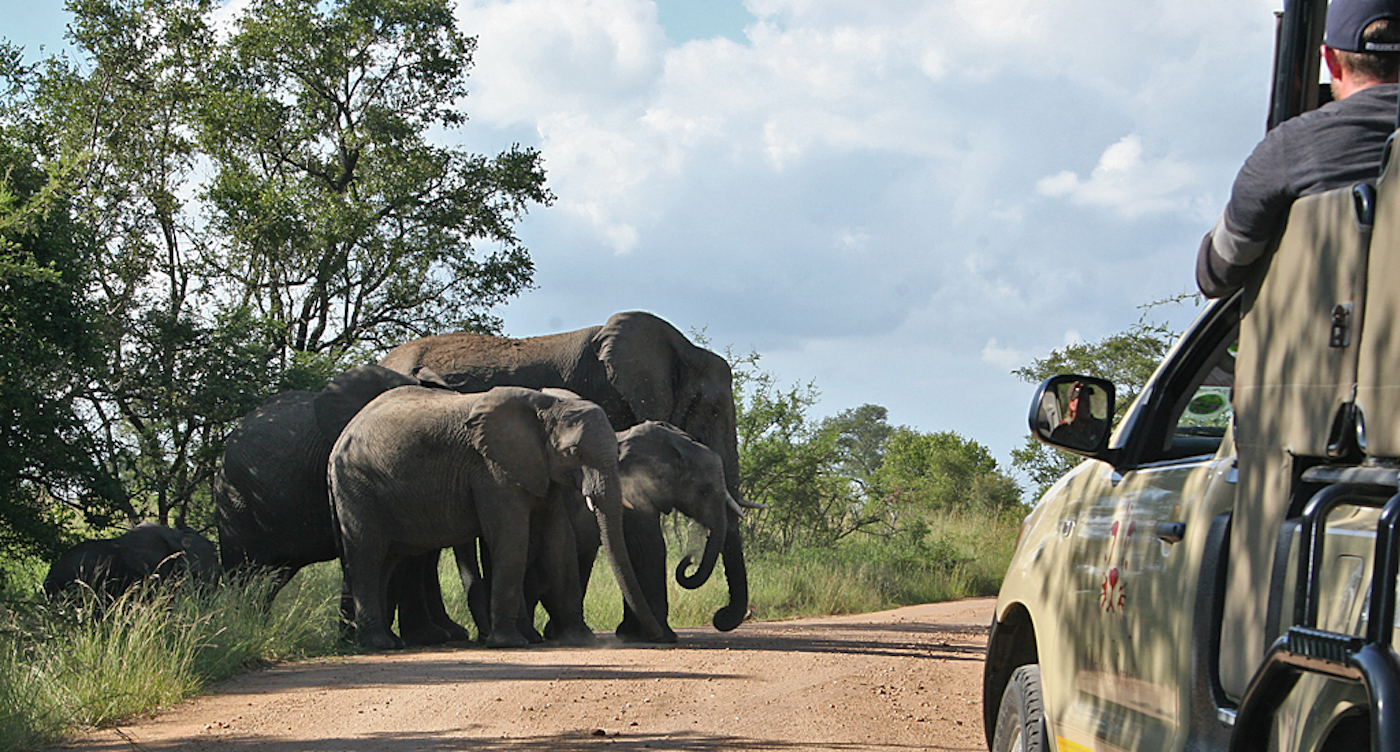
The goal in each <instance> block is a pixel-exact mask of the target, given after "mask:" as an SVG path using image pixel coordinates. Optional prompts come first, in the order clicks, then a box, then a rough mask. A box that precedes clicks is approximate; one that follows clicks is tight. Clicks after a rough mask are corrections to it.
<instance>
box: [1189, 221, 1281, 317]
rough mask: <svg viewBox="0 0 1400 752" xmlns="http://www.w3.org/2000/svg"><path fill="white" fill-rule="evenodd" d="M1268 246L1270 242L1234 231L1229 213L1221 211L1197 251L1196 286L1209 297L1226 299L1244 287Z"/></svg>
mask: <svg viewBox="0 0 1400 752" xmlns="http://www.w3.org/2000/svg"><path fill="white" fill-rule="evenodd" d="M1267 247H1268V242H1267V241H1264V240H1250V239H1249V238H1247V237H1245V236H1244V235H1243V234H1241V233H1238V232H1235V231H1233V230H1231V229H1230V226H1229V221H1228V220H1227V219H1226V214H1221V215H1220V219H1219V220H1217V221H1216V223H1215V227H1214V228H1212V229H1211V231H1210V232H1208V233H1206V236H1205V237H1204V238H1202V239H1201V249H1200V251H1198V252H1197V253H1196V286H1197V287H1198V288H1200V290H1201V293H1202V294H1204V295H1205V296H1206V297H1207V298H1223V297H1225V296H1226V295H1229V294H1230V293H1232V292H1234V291H1235V290H1238V289H1240V287H1241V286H1242V285H1243V284H1244V280H1245V278H1246V277H1248V276H1249V270H1250V268H1251V267H1253V265H1254V263H1255V262H1256V261H1258V260H1259V258H1260V257H1261V256H1263V255H1264V250H1265V248H1267Z"/></svg>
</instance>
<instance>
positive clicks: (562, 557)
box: [330, 387, 661, 648]
mask: <svg viewBox="0 0 1400 752" xmlns="http://www.w3.org/2000/svg"><path fill="white" fill-rule="evenodd" d="M567 489H578V490H580V491H581V492H582V493H583V495H584V496H585V497H586V498H588V499H589V504H590V506H591V507H593V508H594V509H595V510H596V511H597V521H598V525H599V528H600V530H601V537H602V543H603V548H604V551H605V553H606V555H607V556H608V559H609V561H610V562H611V563H612V565H613V570H614V573H615V574H616V575H617V578H618V582H619V585H620V587H621V589H622V592H623V596H624V598H626V599H627V601H628V602H629V603H631V604H632V606H633V607H634V608H637V609H639V612H641V613H643V614H644V615H645V617H650V616H651V611H650V608H649V607H648V606H647V604H646V601H645V599H644V597H643V596H642V595H641V588H640V586H639V585H638V583H637V581H636V576H635V574H634V573H633V571H632V568H631V565H630V563H629V561H628V559H627V556H626V553H625V549H626V544H625V542H624V540H623V533H622V524H623V523H622V508H623V505H622V488H621V482H620V480H619V478H618V448H617V439H616V436H615V434H614V433H613V431H612V428H611V426H610V424H609V423H608V420H607V416H606V415H605V414H604V413H603V411H602V409H601V408H599V407H598V406H597V405H594V404H592V403H590V402H587V401H584V400H577V399H566V398H561V397H557V396H554V395H547V394H544V393H541V392H538V391H535V390H531V389H523V388H519V387H497V388H494V389H491V390H490V391H487V392H483V393H475V394H454V393H450V392H445V391H442V390H435V389H423V388H415V387H404V388H401V389H395V390H392V391H390V392H386V393H385V394H383V395H381V396H380V397H378V398H377V399H375V400H374V401H373V402H371V403H370V404H369V405H368V406H366V407H365V408H364V410H362V411H360V413H359V414H358V415H356V416H355V418H354V419H353V420H352V421H351V422H350V424H349V425H348V426H346V427H345V430H344V431H342V432H341V434H340V438H339V439H338V440H337V441H336V444H335V447H334V448H333V449H332V450H331V459H330V490H331V501H332V505H333V508H334V511H335V515H336V518H337V520H338V522H339V525H340V535H341V542H342V544H343V547H344V549H343V553H342V556H341V565H342V567H343V568H344V572H345V578H346V581H347V582H349V584H350V590H351V593H352V595H353V596H354V599H355V615H356V625H355V626H356V635H357V639H358V640H359V642H360V644H361V645H363V646H365V647H371V648H391V647H398V646H399V645H400V642H399V640H397V639H396V638H395V636H394V635H393V633H392V632H390V631H389V621H388V618H387V617H388V615H387V610H386V608H385V599H386V591H387V587H388V585H387V574H388V573H389V572H390V571H392V570H393V568H394V567H395V565H396V564H397V563H398V560H399V559H401V558H402V557H404V556H414V555H420V554H423V553H427V552H430V551H436V550H439V549H443V548H457V547H460V549H459V550H462V549H465V550H471V549H473V548H474V546H475V545H476V542H477V540H478V538H480V539H482V540H483V541H484V542H485V543H486V545H487V546H489V548H490V550H491V551H492V556H491V596H490V598H491V602H490V623H491V628H490V632H489V635H488V636H487V639H486V644H487V645H488V646H490V647H519V646H524V645H526V644H528V641H527V639H526V637H525V636H524V635H523V634H521V633H520V631H519V629H518V627H517V620H518V619H519V617H520V614H521V613H522V610H523V607H524V596H523V588H524V580H525V574H526V571H527V569H533V570H535V571H538V572H540V573H542V574H541V576H542V577H543V578H544V579H545V580H546V581H547V582H548V587H547V588H546V590H547V593H548V596H547V598H546V600H545V606H546V608H548V609H549V611H550V615H551V617H552V618H553V620H555V621H556V622H558V623H559V634H560V636H561V638H563V639H570V640H574V641H588V640H591V639H592V637H593V633H592V631H591V630H589V629H588V626H587V624H585V623H584V620H583V593H582V591H581V590H580V577H579V572H578V552H577V548H576V547H575V546H574V545H573V533H572V527H571V522H570V519H569V514H568V507H567V505H566V504H565V503H563V502H562V499H563V498H565V497H566V496H567V494H564V493H562V491H564V490H567ZM469 559H470V557H463V560H467V561H469ZM643 621H644V622H646V621H650V623H649V624H644V628H645V629H647V631H648V634H649V636H651V637H653V638H656V637H659V636H660V631H661V628H660V626H659V625H658V624H657V623H656V621H655V620H654V619H647V618H644V619H643Z"/></svg>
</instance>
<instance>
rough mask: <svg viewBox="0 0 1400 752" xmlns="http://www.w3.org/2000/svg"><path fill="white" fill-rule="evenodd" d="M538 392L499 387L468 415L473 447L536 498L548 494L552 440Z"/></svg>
mask: <svg viewBox="0 0 1400 752" xmlns="http://www.w3.org/2000/svg"><path fill="white" fill-rule="evenodd" d="M541 399H547V398H545V397H544V396H543V395H541V394H540V393H539V392H535V391H532V390H530V389H524V388H521V387H512V386H498V387H496V388H494V389H492V390H491V391H489V392H486V393H484V394H482V395H481V396H480V397H479V398H478V399H477V401H476V404H474V405H472V409H471V412H470V413H468V414H467V419H466V423H467V436H468V438H469V440H470V441H471V444H472V447H473V448H474V449H476V451H477V452H479V453H480V454H481V456H482V457H485V458H486V460H487V462H489V463H490V464H491V465H493V466H494V467H495V469H497V470H499V471H500V472H502V473H504V475H505V476H506V477H507V478H509V479H510V480H512V481H514V482H515V484H516V485H518V486H520V487H521V488H524V489H525V490H526V491H528V492H530V494H531V495H534V496H544V495H545V494H547V493H548V492H549V482H550V472H549V470H550V468H549V456H548V455H547V454H546V451H547V447H548V446H549V443H548V442H549V437H548V436H547V435H546V432H545V426H544V421H543V419H541V417H540V407H541V405H540V403H539V401H540V400H541Z"/></svg>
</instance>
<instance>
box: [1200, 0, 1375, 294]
mask: <svg viewBox="0 0 1400 752" xmlns="http://www.w3.org/2000/svg"><path fill="white" fill-rule="evenodd" d="M1322 58H1323V61H1324V62H1325V63H1326V64H1327V70H1328V72H1329V73H1331V75H1332V99H1333V101H1331V102H1329V103H1328V104H1326V105H1324V106H1322V107H1319V108H1318V109H1316V110H1312V111H1311V112H1305V113H1303V114H1302V115H1299V116H1298V117H1295V118H1292V119H1291V120H1289V121H1287V122H1285V123H1283V124H1281V125H1279V126H1278V127H1277V128H1274V129H1273V130H1271V131H1269V133H1268V135H1267V136H1265V137H1264V140H1263V141H1261V142H1260V143H1259V145H1258V146H1257V147H1255V149H1254V153H1253V154H1251V155H1250V156H1249V159H1248V160H1246V161H1245V163H1244V167H1242V168H1240V173H1239V175H1238V176H1237V177H1236V178H1235V185H1234V188H1233V189H1232V190H1231V193H1230V201H1229V203H1228V204H1226V205H1225V211H1224V213H1222V214H1221V215H1220V219H1219V221H1217V222H1216V223H1215V228H1214V229H1212V230H1211V231H1210V232H1208V233H1206V236H1205V239H1204V240H1203V241H1202V242H1201V249H1200V252H1199V253H1198V254H1197V256H1196V284H1197V286H1198V287H1200V289H1201V292H1202V293H1204V294H1205V295H1206V297H1211V298H1218V297H1222V296H1225V295H1228V294H1230V293H1231V292H1234V291H1235V290H1237V289H1239V288H1240V286H1241V285H1243V284H1244V280H1245V278H1246V277H1247V276H1248V274H1249V270H1250V269H1251V268H1252V267H1253V265H1254V263H1255V262H1257V261H1258V260H1259V259H1260V258H1261V257H1262V256H1263V255H1264V251H1265V250H1266V248H1267V246H1268V245H1269V243H1270V242H1271V241H1272V240H1273V239H1274V238H1275V237H1276V236H1277V235H1278V234H1279V233H1280V232H1281V231H1282V230H1283V225H1284V223H1285V222H1286V221H1287V219H1288V209H1289V207H1290V206H1292V204H1293V201H1294V200H1296V199H1298V198H1300V197H1302V196H1308V195H1311V194H1314V193H1321V192H1323V191H1328V190H1331V189H1333V188H1343V187H1346V186H1349V185H1352V184H1354V183H1358V182H1361V181H1364V180H1374V179H1375V178H1376V177H1378V176H1379V174H1380V163H1381V153H1382V151H1383V149H1384V147H1385V140H1386V138H1387V137H1388V136H1389V135H1390V133H1391V132H1392V131H1394V130H1395V127H1396V102H1395V97H1396V91H1397V88H1400V87H1397V86H1396V83H1395V82H1396V81H1397V80H1400V0H1332V3H1331V6H1330V7H1329V8H1328V10H1327V35H1326V37H1325V38H1324V44H1323V45H1322Z"/></svg>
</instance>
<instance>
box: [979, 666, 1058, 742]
mask: <svg viewBox="0 0 1400 752" xmlns="http://www.w3.org/2000/svg"><path fill="white" fill-rule="evenodd" d="M1048 749H1050V745H1049V744H1048V743H1046V740H1045V708H1044V706H1043V705H1042V704H1041V701H1040V666H1038V665H1036V664H1030V665H1027V666H1021V667H1020V668H1018V669H1016V670H1015V671H1014V672H1012V674H1011V681H1010V682H1008V683H1007V685H1006V691H1005V692H1003V693H1002V695H1001V708H1000V709H999V710H998V711H997V726H996V733H995V734H993V735H992V752H1045V751H1046V750H1048Z"/></svg>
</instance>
